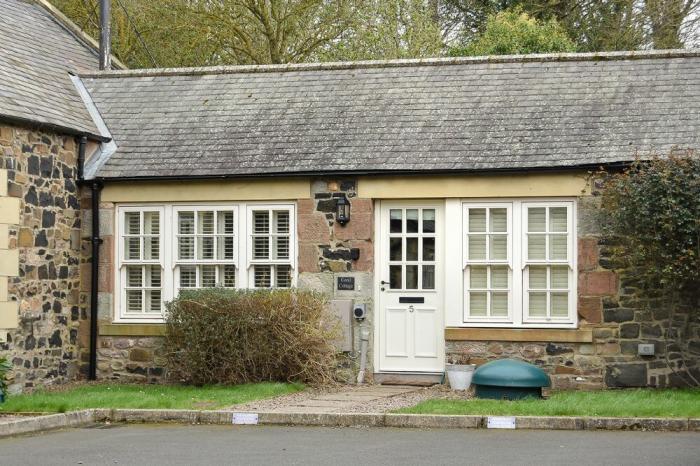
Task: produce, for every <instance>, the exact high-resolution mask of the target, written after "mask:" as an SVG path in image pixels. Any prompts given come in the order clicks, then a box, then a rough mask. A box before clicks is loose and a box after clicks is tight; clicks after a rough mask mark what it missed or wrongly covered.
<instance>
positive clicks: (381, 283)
mask: <svg viewBox="0 0 700 466" xmlns="http://www.w3.org/2000/svg"><path fill="white" fill-rule="evenodd" d="M379 284H380V285H388V284H389V282H385V281H384V280H382V281H381V282H379Z"/></svg>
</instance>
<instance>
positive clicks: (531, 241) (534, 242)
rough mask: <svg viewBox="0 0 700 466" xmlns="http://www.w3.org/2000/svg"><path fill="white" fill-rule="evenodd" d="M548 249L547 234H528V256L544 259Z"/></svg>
mask: <svg viewBox="0 0 700 466" xmlns="http://www.w3.org/2000/svg"><path fill="white" fill-rule="evenodd" d="M545 249H546V236H545V235H528V236H527V258H528V259H530V260H544V259H546V257H545Z"/></svg>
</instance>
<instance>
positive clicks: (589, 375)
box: [446, 196, 700, 389]
mask: <svg viewBox="0 0 700 466" xmlns="http://www.w3.org/2000/svg"><path fill="white" fill-rule="evenodd" d="M597 206H598V199H597V197H595V196H586V197H582V198H580V199H579V202H578V261H577V262H578V295H579V296H578V314H579V328H581V329H590V330H591V331H592V334H593V341H592V342H590V343H558V342H544V341H539V342H538V341H533V342H526V343H523V342H505V341H478V342H477V341H470V342H467V341H454V342H448V344H447V350H446V351H447V359H448V360H452V361H455V362H462V363H466V362H468V361H469V362H471V363H473V364H482V363H484V362H487V361H489V360H493V359H499V358H505V357H509V358H516V359H522V360H525V361H528V362H531V363H533V364H537V365H538V366H540V367H542V368H543V369H544V370H545V371H546V372H548V373H549V374H550V376H551V378H552V384H553V388H555V389H570V388H571V389H573V388H578V389H596V388H604V387H609V388H618V387H644V386H651V387H667V386H685V384H684V383H683V380H682V379H683V378H685V379H686V380H687V377H684V374H683V373H684V371H685V370H687V368H686V367H685V363H684V362H683V360H682V357H681V352H680V351H679V347H678V343H677V342H676V341H674V339H673V338H669V341H666V336H668V334H669V332H668V328H669V322H670V316H669V313H668V310H667V309H665V308H664V307H663V306H661V305H658V304H657V306H656V307H654V306H651V307H650V306H648V303H644V302H642V301H641V300H640V299H639V298H638V296H637V292H638V289H637V288H635V286H634V281H633V279H631V278H630V277H626V276H625V275H624V274H620V273H619V271H615V270H614V269H613V264H612V263H611V260H610V257H609V255H608V252H609V251H608V248H607V247H606V246H605V245H604V244H602V242H601V237H600V230H599V227H598V223H597V220H596V211H597ZM681 327H683V328H686V326H685V325H681ZM684 341H685V346H686V349H688V350H692V351H695V357H694V358H691V360H690V361H686V362H688V363H689V365H690V367H691V368H692V370H693V371H694V373H695V374H696V377H698V376H700V323H695V324H691V325H689V326H687V328H686V331H685V333H684ZM640 343H651V344H653V345H654V346H655V353H656V354H655V355H654V356H638V355H637V347H638V344H640ZM692 351H691V352H690V354H691V356H692V354H693V353H692ZM667 356H668V361H667V359H666V358H667Z"/></svg>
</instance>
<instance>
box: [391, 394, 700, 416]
mask: <svg viewBox="0 0 700 466" xmlns="http://www.w3.org/2000/svg"><path fill="white" fill-rule="evenodd" d="M397 412H399V413H411V414H482V415H496V416H498V415H503V416H603V417H606V416H609V417H686V418H687V417H696V418H700V390H699V389H678V390H651V389H634V390H631V389H630V390H608V391H595V392H582V391H570V392H557V393H553V394H552V396H551V397H550V398H549V399H547V400H537V399H527V400H521V401H501V400H480V399H476V398H475V399H470V400H439V399H436V400H427V401H423V402H421V403H419V404H418V405H416V406H413V407H410V408H403V409H401V410H398V411H397Z"/></svg>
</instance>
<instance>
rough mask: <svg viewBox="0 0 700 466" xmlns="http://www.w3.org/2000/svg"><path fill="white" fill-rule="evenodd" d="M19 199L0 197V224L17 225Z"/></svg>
mask: <svg viewBox="0 0 700 466" xmlns="http://www.w3.org/2000/svg"><path fill="white" fill-rule="evenodd" d="M19 211H20V199H19V198H17V197H0V223H9V224H10V225H17V224H19Z"/></svg>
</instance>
